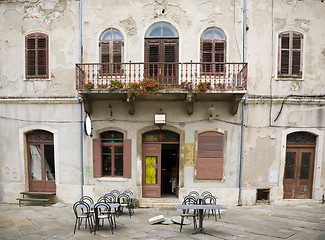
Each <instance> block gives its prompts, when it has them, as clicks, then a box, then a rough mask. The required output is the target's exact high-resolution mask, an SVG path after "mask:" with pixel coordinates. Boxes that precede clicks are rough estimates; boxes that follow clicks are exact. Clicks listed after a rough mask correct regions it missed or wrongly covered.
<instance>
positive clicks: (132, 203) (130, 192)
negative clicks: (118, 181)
mask: <svg viewBox="0 0 325 240" xmlns="http://www.w3.org/2000/svg"><path fill="white" fill-rule="evenodd" d="M122 194H126V195H129V196H131V195H134V194H133V192H132V191H130V190H125V191H124V192H123V193H122ZM130 201H131V207H132V212H133V213H134V199H132V198H131V197H130Z"/></svg>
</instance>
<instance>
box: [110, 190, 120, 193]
mask: <svg viewBox="0 0 325 240" xmlns="http://www.w3.org/2000/svg"><path fill="white" fill-rule="evenodd" d="M109 193H111V194H120V191H119V190H112V191H110V192H109Z"/></svg>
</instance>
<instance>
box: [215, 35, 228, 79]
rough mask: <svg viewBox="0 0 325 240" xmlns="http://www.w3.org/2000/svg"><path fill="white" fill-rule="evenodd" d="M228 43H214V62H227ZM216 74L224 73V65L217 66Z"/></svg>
mask: <svg viewBox="0 0 325 240" xmlns="http://www.w3.org/2000/svg"><path fill="white" fill-rule="evenodd" d="M225 45H226V42H225V41H215V42H214V61H215V62H222V63H223V62H225V52H226V46H225ZM214 70H215V72H216V73H221V72H223V71H224V64H220V63H219V64H216V65H215V69H214Z"/></svg>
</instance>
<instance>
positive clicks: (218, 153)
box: [196, 130, 225, 181]
mask: <svg viewBox="0 0 325 240" xmlns="http://www.w3.org/2000/svg"><path fill="white" fill-rule="evenodd" d="M202 137H204V138H205V139H202ZM213 138H215V139H216V140H219V141H216V142H213ZM207 143H208V144H209V145H210V146H209V147H211V146H212V147H215V149H210V148H206V147H207V146H208V145H207ZM213 143H214V144H213ZM202 144H206V145H202ZM202 146H203V147H202ZM224 154H225V133H223V132H220V131H216V130H207V131H204V132H200V133H198V135H197V159H196V160H197V162H196V179H197V180H213V181H222V180H223V177H224V165H225V164H224V161H225V157H224Z"/></svg>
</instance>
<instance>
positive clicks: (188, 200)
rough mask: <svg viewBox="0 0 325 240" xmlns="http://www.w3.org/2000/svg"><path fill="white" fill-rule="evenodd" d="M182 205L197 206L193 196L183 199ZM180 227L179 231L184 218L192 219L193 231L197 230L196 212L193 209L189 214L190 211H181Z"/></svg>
mask: <svg viewBox="0 0 325 240" xmlns="http://www.w3.org/2000/svg"><path fill="white" fill-rule="evenodd" d="M182 204H183V205H190V204H197V200H196V199H195V197H193V196H186V197H185V198H184V201H183V203H182ZM180 216H181V226H180V229H179V231H180V232H181V231H182V228H183V223H184V218H185V217H186V218H188V217H192V218H193V225H194V231H195V229H196V228H197V224H196V216H197V211H196V210H195V209H193V212H192V213H190V211H187V209H183V210H182V213H181V215H180Z"/></svg>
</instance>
